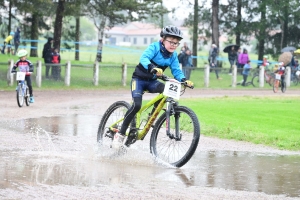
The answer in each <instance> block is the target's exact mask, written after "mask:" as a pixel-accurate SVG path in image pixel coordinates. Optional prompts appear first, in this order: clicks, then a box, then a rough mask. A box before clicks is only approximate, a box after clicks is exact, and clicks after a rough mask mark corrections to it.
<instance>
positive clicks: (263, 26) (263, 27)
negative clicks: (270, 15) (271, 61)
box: [258, 3, 267, 60]
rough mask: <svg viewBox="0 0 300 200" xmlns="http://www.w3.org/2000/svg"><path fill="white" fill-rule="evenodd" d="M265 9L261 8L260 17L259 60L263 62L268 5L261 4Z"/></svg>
mask: <svg viewBox="0 0 300 200" xmlns="http://www.w3.org/2000/svg"><path fill="white" fill-rule="evenodd" d="M261 5H262V6H263V7H262V8H261V13H260V14H261V17H260V22H261V25H260V30H259V35H258V60H262V59H263V56H264V51H265V36H266V28H267V27H266V21H267V19H266V4H264V3H262V4H261Z"/></svg>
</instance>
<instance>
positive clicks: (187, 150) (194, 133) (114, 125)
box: [97, 75, 200, 167]
mask: <svg viewBox="0 0 300 200" xmlns="http://www.w3.org/2000/svg"><path fill="white" fill-rule="evenodd" d="M161 79H162V80H163V81H165V89H164V92H163V93H160V94H158V95H157V96H155V97H154V98H153V99H151V100H150V101H149V102H147V103H146V104H145V105H143V106H142V107H141V109H140V110H139V111H138V112H137V114H136V116H135V117H134V119H133V120H132V121H131V123H130V125H129V128H128V131H127V132H126V137H125V140H124V143H123V144H124V147H129V146H130V145H132V144H134V143H135V142H136V141H137V140H143V139H144V138H145V136H146V135H147V133H148V132H149V130H150V128H152V133H151V136H150V153H151V154H152V155H153V156H154V158H155V160H156V161H157V162H163V163H169V164H171V165H172V166H175V167H182V166H183V165H185V164H186V163H187V162H188V161H189V160H190V159H191V157H192V156H193V154H194V153H195V151H196V149H197V146H198V143H199V139H200V122H199V120H198V118H197V115H196V114H195V113H194V112H193V111H192V110H191V109H190V108H188V107H186V106H180V105H179V104H178V102H177V100H179V97H180V96H181V95H182V94H183V93H184V92H185V90H186V88H187V87H188V86H187V85H186V84H185V83H184V82H178V81H176V80H175V79H171V78H169V77H167V76H165V75H163V76H162V77H161ZM181 88H182V89H181ZM189 88H191V89H192V88H193V87H189ZM130 107H131V105H130V104H129V103H127V102H125V101H117V102H115V103H113V104H112V105H111V106H110V107H109V108H108V109H107V110H106V112H105V113H104V115H103V117H102V119H101V121H100V124H99V127H98V134H97V142H98V143H99V144H100V145H106V146H109V147H110V148H111V143H112V140H113V136H114V134H115V133H116V132H118V130H120V128H121V126H122V123H123V120H124V115H125V113H126V111H127V110H128V109H129V108H130Z"/></svg>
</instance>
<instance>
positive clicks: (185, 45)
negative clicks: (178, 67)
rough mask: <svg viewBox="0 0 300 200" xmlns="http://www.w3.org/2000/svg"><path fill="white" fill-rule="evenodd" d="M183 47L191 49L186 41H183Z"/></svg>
mask: <svg viewBox="0 0 300 200" xmlns="http://www.w3.org/2000/svg"><path fill="white" fill-rule="evenodd" d="M183 47H184V48H185V50H190V49H189V47H188V45H187V43H186V42H184V43H183Z"/></svg>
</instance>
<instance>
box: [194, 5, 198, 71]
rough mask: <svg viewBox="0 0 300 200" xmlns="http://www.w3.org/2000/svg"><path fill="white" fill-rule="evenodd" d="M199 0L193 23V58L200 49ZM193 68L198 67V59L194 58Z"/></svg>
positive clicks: (195, 7)
mask: <svg viewBox="0 0 300 200" xmlns="http://www.w3.org/2000/svg"><path fill="white" fill-rule="evenodd" d="M198 7H199V6H198V0H195V2H194V22H193V56H197V52H198V48H197V44H198ZM193 66H197V58H193Z"/></svg>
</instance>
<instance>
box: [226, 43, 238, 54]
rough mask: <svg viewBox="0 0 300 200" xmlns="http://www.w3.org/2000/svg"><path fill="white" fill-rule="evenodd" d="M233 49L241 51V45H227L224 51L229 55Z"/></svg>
mask: <svg viewBox="0 0 300 200" xmlns="http://www.w3.org/2000/svg"><path fill="white" fill-rule="evenodd" d="M232 47H234V49H235V50H236V51H237V50H238V49H239V47H240V46H239V45H237V44H230V45H227V46H226V47H225V48H224V49H223V52H225V53H227V52H228V51H229V50H230V49H231V48H232Z"/></svg>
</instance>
